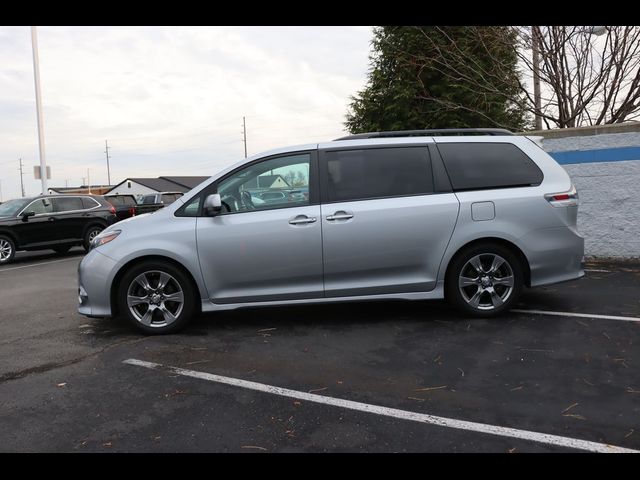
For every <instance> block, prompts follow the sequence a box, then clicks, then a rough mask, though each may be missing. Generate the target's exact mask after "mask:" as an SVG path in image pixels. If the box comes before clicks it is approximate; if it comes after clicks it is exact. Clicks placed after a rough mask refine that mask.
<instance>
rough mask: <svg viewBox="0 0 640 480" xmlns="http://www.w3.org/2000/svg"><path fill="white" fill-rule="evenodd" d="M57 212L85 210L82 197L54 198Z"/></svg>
mask: <svg viewBox="0 0 640 480" xmlns="http://www.w3.org/2000/svg"><path fill="white" fill-rule="evenodd" d="M53 201H54V203H55V209H56V212H71V211H74V210H83V209H84V207H83V206H82V199H81V198H80V197H59V198H54V199H53Z"/></svg>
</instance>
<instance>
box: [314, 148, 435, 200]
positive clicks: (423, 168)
mask: <svg viewBox="0 0 640 480" xmlns="http://www.w3.org/2000/svg"><path fill="white" fill-rule="evenodd" d="M428 155H429V153H428V151H427V149H426V147H402V148H375V149H362V150H339V151H328V152H326V153H325V159H326V168H327V197H328V198H327V199H328V201H330V202H344V201H349V200H364V199H371V198H385V197H402V196H407V195H425V194H429V193H433V175H432V173H431V161H430V159H429V156H428Z"/></svg>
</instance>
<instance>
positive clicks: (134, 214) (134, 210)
mask: <svg viewBox="0 0 640 480" xmlns="http://www.w3.org/2000/svg"><path fill="white" fill-rule="evenodd" d="M129 215H131V216H132V217H135V216H136V209H135V208H133V207H129Z"/></svg>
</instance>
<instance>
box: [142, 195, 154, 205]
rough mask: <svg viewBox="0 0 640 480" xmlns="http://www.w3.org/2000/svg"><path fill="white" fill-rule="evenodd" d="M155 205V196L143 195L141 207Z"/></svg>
mask: <svg viewBox="0 0 640 480" xmlns="http://www.w3.org/2000/svg"><path fill="white" fill-rule="evenodd" d="M154 203H156V196H155V195H145V196H144V197H143V198H142V204H143V205H152V204H154Z"/></svg>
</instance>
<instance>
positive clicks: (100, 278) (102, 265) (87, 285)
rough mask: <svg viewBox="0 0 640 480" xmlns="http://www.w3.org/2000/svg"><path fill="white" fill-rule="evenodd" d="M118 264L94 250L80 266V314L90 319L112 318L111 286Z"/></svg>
mask: <svg viewBox="0 0 640 480" xmlns="http://www.w3.org/2000/svg"><path fill="white" fill-rule="evenodd" d="M116 272H117V262H116V261H115V260H113V259H111V258H109V257H107V256H106V255H103V254H102V253H100V251H99V250H96V249H92V250H91V251H90V252H89V253H88V254H87V255H85V257H84V258H83V259H82V261H81V262H80V265H78V313H80V314H81V315H85V316H88V317H109V316H111V284H112V282H113V278H114V277H115V274H116Z"/></svg>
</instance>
